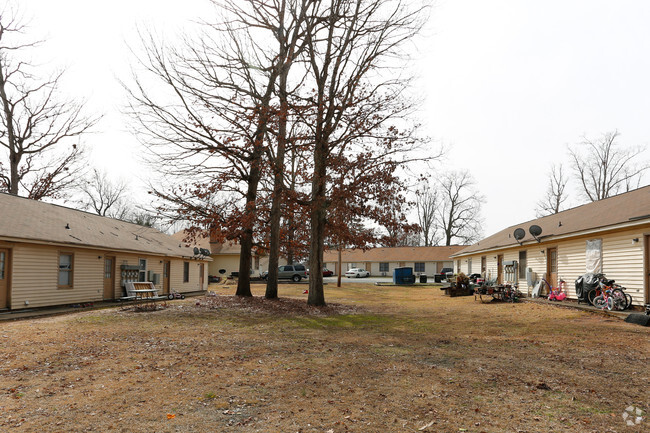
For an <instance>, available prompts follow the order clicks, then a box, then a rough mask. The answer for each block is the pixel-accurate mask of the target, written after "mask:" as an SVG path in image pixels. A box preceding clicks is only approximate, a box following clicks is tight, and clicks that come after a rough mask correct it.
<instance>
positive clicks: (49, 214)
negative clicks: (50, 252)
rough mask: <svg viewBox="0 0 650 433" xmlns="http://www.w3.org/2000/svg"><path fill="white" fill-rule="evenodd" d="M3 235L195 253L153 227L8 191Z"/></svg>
mask: <svg viewBox="0 0 650 433" xmlns="http://www.w3.org/2000/svg"><path fill="white" fill-rule="evenodd" d="M66 227H69V229H68V228H66ZM0 239H4V240H13V241H23V242H24V241H34V242H39V243H42V242H46V243H54V244H65V245H71V246H84V247H87V246H90V247H96V248H100V249H110V250H121V251H132V252H146V253H150V254H156V255H165V256H173V257H192V256H193V252H192V250H191V249H190V248H187V247H185V246H179V244H180V242H179V241H178V240H177V239H174V238H172V237H171V236H169V235H167V234H165V233H162V232H160V231H159V230H156V229H154V228H150V227H143V226H140V225H137V224H133V223H128V222H124V221H120V220H115V219H112V218H106V217H101V216H99V215H95V214H91V213H88V212H83V211H79V210H76V209H71V208H67V207H64V206H59V205H54V204H49V203H44V202H39V201H35V200H29V199H26V198H22V197H16V196H13V195H10V194H5V193H0Z"/></svg>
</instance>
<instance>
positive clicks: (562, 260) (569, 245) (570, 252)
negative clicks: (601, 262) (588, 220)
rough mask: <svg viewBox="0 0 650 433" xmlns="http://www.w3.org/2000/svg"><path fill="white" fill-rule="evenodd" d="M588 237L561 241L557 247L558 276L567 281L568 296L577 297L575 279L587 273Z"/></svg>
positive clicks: (559, 278)
mask: <svg viewBox="0 0 650 433" xmlns="http://www.w3.org/2000/svg"><path fill="white" fill-rule="evenodd" d="M585 262H586V239H579V240H572V241H568V242H561V243H559V244H558V248H557V277H558V284H559V283H560V280H564V281H565V282H566V289H567V296H568V297H570V298H576V289H575V280H576V279H577V278H578V277H579V276H580V275H583V274H584V273H585V266H586V264H585Z"/></svg>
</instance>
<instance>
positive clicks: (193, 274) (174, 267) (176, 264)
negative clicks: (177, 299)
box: [170, 259, 208, 293]
mask: <svg viewBox="0 0 650 433" xmlns="http://www.w3.org/2000/svg"><path fill="white" fill-rule="evenodd" d="M184 262H188V263H189V264H190V273H189V277H190V278H189V281H188V282H187V283H184V282H183V263H184ZM200 263H206V265H205V266H204V270H203V287H200V284H199V283H200V282H199V269H200ZM207 263H208V262H200V261H197V260H181V259H172V262H171V278H170V285H171V288H172V289H174V290H177V291H178V292H180V293H187V292H196V291H199V290H206V288H207V285H208V265H207Z"/></svg>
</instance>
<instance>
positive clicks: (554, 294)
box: [548, 280, 566, 301]
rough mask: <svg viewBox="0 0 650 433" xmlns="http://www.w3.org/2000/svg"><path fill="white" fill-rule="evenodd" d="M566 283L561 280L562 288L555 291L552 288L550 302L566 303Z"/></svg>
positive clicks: (549, 295)
mask: <svg viewBox="0 0 650 433" xmlns="http://www.w3.org/2000/svg"><path fill="white" fill-rule="evenodd" d="M565 287H566V283H565V282H564V280H560V287H556V288H555V289H554V288H552V287H551V291H550V292H549V294H548V300H549V301H564V300H565V299H566V290H565Z"/></svg>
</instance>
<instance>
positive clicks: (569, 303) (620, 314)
mask: <svg viewBox="0 0 650 433" xmlns="http://www.w3.org/2000/svg"><path fill="white" fill-rule="evenodd" d="M521 300H522V301H524V302H532V303H535V304H545V305H552V306H554V307H561V308H573V309H574V310H582V311H587V312H590V313H596V314H606V315H608V316H613V317H617V318H619V319H621V320H625V319H626V318H627V316H629V315H630V314H632V313H641V312H642V311H637V310H631V309H628V310H625V311H609V310H607V309H604V310H601V309H599V308H596V307H594V306H593V305H590V304H585V303H580V304H578V302H577V301H573V300H564V301H549V300H548V299H546V298H521Z"/></svg>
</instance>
